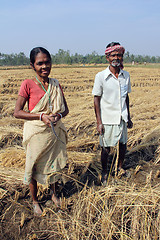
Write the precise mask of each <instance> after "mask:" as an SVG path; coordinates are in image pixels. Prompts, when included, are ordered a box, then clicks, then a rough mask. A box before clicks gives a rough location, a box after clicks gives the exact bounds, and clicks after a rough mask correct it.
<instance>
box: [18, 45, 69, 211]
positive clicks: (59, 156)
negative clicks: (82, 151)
mask: <svg viewBox="0 0 160 240" xmlns="http://www.w3.org/2000/svg"><path fill="white" fill-rule="evenodd" d="M30 65H31V67H32V69H33V70H34V71H35V74H36V75H35V77H34V78H33V79H26V80H24V81H23V83H22V85H21V88H20V91H19V95H18V99H17V102H16V106H15V111H14V116H15V117H16V118H20V119H25V120H27V121H26V122H25V124H24V132H23V145H24V147H25V150H26V165H25V176H24V183H25V184H29V188H30V193H31V196H32V199H33V209H34V213H35V214H38V215H41V214H42V209H41V206H40V205H39V203H38V198H37V181H38V182H39V183H41V184H48V185H50V187H51V190H52V192H53V194H52V201H53V202H54V203H55V204H56V206H59V204H60V200H59V199H58V197H57V196H56V185H57V181H58V180H59V179H60V177H61V175H60V174H58V173H57V172H60V171H61V170H62V169H63V168H64V167H65V165H66V159H67V156H66V143H67V133H66V129H65V127H64V125H63V123H62V122H61V118H62V117H65V116H66V115H67V114H68V113H69V110H68V106H67V103H66V100H65V97H64V95H63V91H62V88H61V86H60V84H59V83H58V81H57V80H56V79H53V78H49V77H48V76H49V74H50V71H51V56H50V53H49V52H48V51H47V50H46V49H44V48H42V47H36V48H33V49H32V51H31V52H30ZM26 102H27V103H28V110H29V111H25V110H24V106H25V104H26ZM51 125H52V127H51Z"/></svg>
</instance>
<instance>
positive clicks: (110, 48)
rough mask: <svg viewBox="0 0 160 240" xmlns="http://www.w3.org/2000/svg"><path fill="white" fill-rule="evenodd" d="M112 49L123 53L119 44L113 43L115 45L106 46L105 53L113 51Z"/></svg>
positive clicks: (123, 50) (122, 48)
mask: <svg viewBox="0 0 160 240" xmlns="http://www.w3.org/2000/svg"><path fill="white" fill-rule="evenodd" d="M114 51H117V52H119V53H122V54H124V52H125V49H124V47H122V46H121V45H115V46H112V47H107V48H106V50H105V55H108V54H110V53H111V52H114Z"/></svg>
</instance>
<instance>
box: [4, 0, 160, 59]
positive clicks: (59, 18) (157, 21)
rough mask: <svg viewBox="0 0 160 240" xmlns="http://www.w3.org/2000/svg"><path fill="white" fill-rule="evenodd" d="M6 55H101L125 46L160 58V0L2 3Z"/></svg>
mask: <svg viewBox="0 0 160 240" xmlns="http://www.w3.org/2000/svg"><path fill="white" fill-rule="evenodd" d="M0 31H1V38H0V43H1V44H0V52H1V53H8V54H10V53H19V52H24V53H25V54H26V55H27V56H29V52H30V50H31V49H32V48H33V47H36V46H42V47H45V48H47V49H48V50H49V51H50V53H52V54H55V53H57V52H58V50H59V49H63V50H69V51H70V53H71V54H75V53H80V54H83V55H85V54H87V53H92V52H93V51H96V52H97V53H98V54H101V55H102V54H104V51H105V46H106V45H107V44H108V43H109V42H112V41H118V42H120V43H121V44H122V45H123V46H124V47H125V49H126V51H129V52H130V53H133V54H135V55H138V54H140V55H150V56H160V47H159V42H160V1H159V0H152V1H151V0H134V1H132V0H121V1H120V0H119V1H118V0H110V1H108V0H81V1H79V0H8V1H6V0H0Z"/></svg>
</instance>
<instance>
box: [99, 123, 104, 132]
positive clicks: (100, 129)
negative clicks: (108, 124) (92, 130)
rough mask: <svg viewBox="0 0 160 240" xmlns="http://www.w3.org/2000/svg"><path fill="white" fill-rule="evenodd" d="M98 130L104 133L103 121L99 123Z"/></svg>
mask: <svg viewBox="0 0 160 240" xmlns="http://www.w3.org/2000/svg"><path fill="white" fill-rule="evenodd" d="M97 131H98V132H99V134H100V135H102V134H103V133H104V127H103V124H102V123H97Z"/></svg>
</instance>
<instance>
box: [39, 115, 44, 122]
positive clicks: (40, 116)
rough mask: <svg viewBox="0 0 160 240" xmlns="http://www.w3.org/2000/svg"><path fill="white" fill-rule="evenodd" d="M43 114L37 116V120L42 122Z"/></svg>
mask: <svg viewBox="0 0 160 240" xmlns="http://www.w3.org/2000/svg"><path fill="white" fill-rule="evenodd" d="M43 114H44V113H40V115H39V120H40V121H42V116H43Z"/></svg>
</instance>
